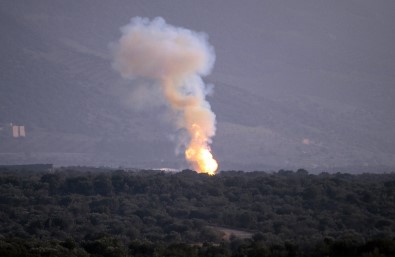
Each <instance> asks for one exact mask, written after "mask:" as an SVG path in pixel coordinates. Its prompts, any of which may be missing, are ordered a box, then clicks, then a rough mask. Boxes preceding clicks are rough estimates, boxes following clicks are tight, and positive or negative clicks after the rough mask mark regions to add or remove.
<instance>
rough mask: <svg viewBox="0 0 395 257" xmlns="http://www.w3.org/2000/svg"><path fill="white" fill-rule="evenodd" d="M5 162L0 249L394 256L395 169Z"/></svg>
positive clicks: (0, 178)
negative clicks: (37, 167)
mask: <svg viewBox="0 0 395 257" xmlns="http://www.w3.org/2000/svg"><path fill="white" fill-rule="evenodd" d="M1 169H2V171H1V172H0V256H29V255H30V256H40V254H41V256H42V255H46V256H52V255H53V256H88V255H92V256H185V255H189V256H325V255H327V256H395V220H394V217H395V174H381V175H378V174H376V175H373V174H362V175H349V174H341V173H337V174H327V173H322V174H319V175H311V174H308V173H307V172H306V171H305V170H298V171H297V172H292V171H283V170H281V171H279V172H277V173H273V174H268V173H264V172H251V173H244V172H236V171H229V172H221V173H220V174H219V175H217V176H213V177H210V176H207V175H204V174H196V173H195V172H193V171H190V170H185V171H183V172H180V173H176V174H168V173H163V172H160V171H140V172H127V171H122V170H118V171H107V170H94V169H93V170H89V169H79V170H77V169H60V170H57V171H55V172H29V171H20V172H16V171H7V170H6V168H1ZM224 228H229V229H233V230H231V231H234V235H231V236H230V237H229V235H226V234H227V232H226V229H224ZM238 231H240V233H241V232H244V235H245V234H247V235H251V237H249V236H240V235H239V234H238ZM232 233H233V232H232ZM31 249H34V250H31ZM345 253H347V254H346V255H344V254H345Z"/></svg>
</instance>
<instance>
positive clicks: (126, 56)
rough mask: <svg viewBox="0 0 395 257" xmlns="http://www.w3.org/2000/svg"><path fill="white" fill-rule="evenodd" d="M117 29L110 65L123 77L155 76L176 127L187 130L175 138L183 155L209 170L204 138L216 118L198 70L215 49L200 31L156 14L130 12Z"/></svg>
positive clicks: (212, 165)
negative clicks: (152, 16)
mask: <svg viewBox="0 0 395 257" xmlns="http://www.w3.org/2000/svg"><path fill="white" fill-rule="evenodd" d="M121 32H122V36H121V38H120V39H119V41H118V42H117V43H115V44H114V45H113V54H114V62H113V67H114V68H115V69H116V70H117V71H119V72H120V74H121V75H122V76H123V77H124V78H128V79H139V78H148V79H154V80H156V81H157V82H158V85H159V87H160V90H161V92H162V94H163V97H164V99H165V100H166V102H167V104H168V106H169V107H170V109H171V111H172V113H173V114H174V117H175V127H176V129H185V130H186V131H187V132H188V135H189V138H188V139H187V140H182V141H183V142H180V143H182V144H183V145H185V147H186V152H185V155H186V158H187V159H188V161H190V163H191V164H192V166H193V168H195V169H196V170H197V171H199V172H207V173H210V174H214V172H215V170H216V169H217V163H216V161H215V160H214V159H213V157H212V155H211V152H210V148H209V144H210V143H211V137H213V136H214V135H215V129H216V128H215V123H216V122H215V114H214V113H213V112H212V111H211V108H210V104H209V103H208V102H207V101H206V100H205V97H206V95H207V93H209V92H211V91H212V86H210V87H207V86H206V85H205V84H204V82H203V80H202V78H201V76H205V75H208V74H209V73H210V72H211V69H212V67H213V65H214V61H215V54H214V49H213V47H212V46H210V45H209V44H208V41H207V36H206V34H204V33H196V32H193V31H190V30H188V29H184V28H178V27H174V26H171V25H169V24H166V22H165V21H164V19H162V18H155V19H154V20H152V21H150V20H149V19H147V18H140V17H137V18H133V19H132V20H131V22H130V23H129V24H128V25H126V26H124V27H122V28H121ZM136 92H138V93H139V100H140V101H143V100H146V101H148V102H150V101H152V100H153V99H152V96H153V95H154V94H152V95H151V94H149V93H147V92H146V91H145V90H141V89H139V90H138V91H136ZM180 138H183V137H180ZM184 141H185V142H184Z"/></svg>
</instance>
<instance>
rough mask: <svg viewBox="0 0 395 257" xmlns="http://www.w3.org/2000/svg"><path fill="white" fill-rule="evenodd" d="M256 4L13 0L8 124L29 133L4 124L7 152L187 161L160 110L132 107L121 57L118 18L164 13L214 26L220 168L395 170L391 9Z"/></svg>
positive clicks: (64, 158)
mask: <svg viewBox="0 0 395 257" xmlns="http://www.w3.org/2000/svg"><path fill="white" fill-rule="evenodd" d="M255 5H256V7H255V8H254V5H244V4H241V3H239V2H238V1H231V2H229V3H226V4H224V5H223V6H221V4H220V1H219V2H218V3H212V2H211V1H208V2H206V1H203V2H202V3H195V2H185V3H184V2H183V1H178V2H177V7H178V9H177V10H180V11H177V12H175V11H174V8H173V7H172V6H170V5H167V4H165V3H162V2H160V1H159V2H155V1H153V2H149V3H148V2H145V1H141V2H139V1H136V2H133V3H131V2H130V1H124V0H120V1H117V3H116V4H109V3H97V2H96V1H84V2H74V3H67V4H66V3H63V2H62V1H47V0H41V1H39V3H33V2H31V1H17V2H15V1H4V2H2V3H1V4H0V30H1V31H2V32H3V34H4V35H6V36H4V37H2V39H1V40H0V59H1V63H0V78H1V84H0V124H10V123H14V124H18V125H24V126H25V127H26V133H27V136H26V138H24V139H23V140H15V138H12V137H10V136H9V135H10V134H9V131H8V132H7V130H8V128H7V127H6V126H3V125H2V128H3V129H0V138H1V140H2V141H1V143H0V163H3V164H15V163H31V162H49V163H54V164H58V165H67V164H70V165H73V164H76V165H78V164H81V165H111V166H132V167H145V168H148V167H169V168H179V169H183V168H186V167H187V164H186V163H185V161H184V160H183V157H182V156H176V154H175V150H174V149H175V142H174V141H175V140H174V130H173V128H172V126H171V125H170V124H169V123H166V122H164V118H163V112H164V111H163V108H154V107H153V108H151V109H145V110H136V109H135V108H133V107H132V106H133V105H135V104H133V103H131V101H132V100H130V94H131V92H132V88H133V87H134V86H136V84H137V83H138V82H131V81H124V80H122V79H121V78H120V76H119V75H118V74H116V72H114V71H113V70H112V68H111V54H110V51H109V44H110V43H111V42H113V41H115V40H116V39H117V38H118V37H119V27H121V26H123V25H125V24H126V23H127V22H128V20H129V19H130V18H131V17H132V16H136V15H140V16H148V17H154V16H158V15H160V16H163V17H164V18H165V19H167V20H168V21H169V22H170V23H172V24H175V25H177V26H185V27H188V28H191V29H194V30H197V31H205V32H207V33H208V35H209V40H210V42H211V43H212V44H213V45H214V47H215V49H216V55H217V63H216V65H215V69H214V71H213V74H212V75H210V76H209V77H208V78H206V82H207V83H212V84H214V85H215V88H214V94H213V95H212V96H209V97H208V100H209V102H210V104H211V105H212V108H213V110H214V112H215V113H216V115H217V125H218V129H217V135H216V136H215V137H214V138H213V145H212V148H213V151H214V154H215V155H216V157H217V158H218V160H219V163H220V168H222V169H248V170H254V169H258V170H259V169H263V168H270V169H274V170H277V169H279V168H300V167H304V168H310V169H318V170H333V169H334V168H335V167H366V168H367V169H371V171H376V170H380V169H381V168H380V167H389V168H391V167H394V166H395V134H394V133H395V132H394V131H395V130H394V129H393V127H394V126H395V116H394V115H395V114H394V112H393V109H394V107H395V106H394V104H393V103H394V101H393V98H394V97H395V91H394V89H393V86H392V85H393V82H394V81H393V76H392V74H393V67H395V66H393V65H391V64H392V63H393V60H394V55H393V52H391V49H393V47H392V45H391V46H390V44H389V42H391V39H392V38H391V33H387V32H389V31H388V30H389V29H390V28H389V27H388V26H389V25H388V24H392V23H391V22H390V21H391V19H392V16H391V13H388V12H387V11H386V10H384V9H385V8H381V9H380V8H376V7H375V6H373V4H372V6H371V5H370V4H368V3H355V4H354V5H351V4H349V3H344V4H339V5H334V6H322V5H321V4H320V3H316V5H317V6H316V5H314V4H311V3H310V4H307V2H306V3H305V8H306V9H304V8H302V7H303V6H302V5H300V6H299V5H297V4H289V5H282V4H280V3H274V2H273V3H262V4H255ZM387 9H388V10H389V9H390V8H387ZM220 10H221V11H220ZM233 10H240V14H239V15H240V17H238V18H235V15H234V11H233ZM195 11H199V12H200V13H201V16H200V15H195ZM305 12H307V13H308V14H309V15H304V14H305ZM376 14H377V15H376ZM221 17H222V18H221ZM281 17H288V18H289V19H288V18H287V19H285V18H284V19H283V18H281ZM331 17H337V18H336V20H333V19H332V18H331ZM378 17H381V18H378ZM314 24H321V26H318V25H317V26H315V25H314ZM340 25H341V26H340ZM374 26H381V28H382V29H381V31H377V30H375V29H374ZM364 28H366V30H364ZM391 28H392V27H391ZM369 33H370V34H372V35H375V36H376V37H375V38H376V39H375V40H376V41H377V42H378V43H380V47H373V43H374V42H371V41H369V40H365V39H367V38H368V36H369V35H370V34H369ZM391 67H392V68H391ZM370 167H371V168H370Z"/></svg>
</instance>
